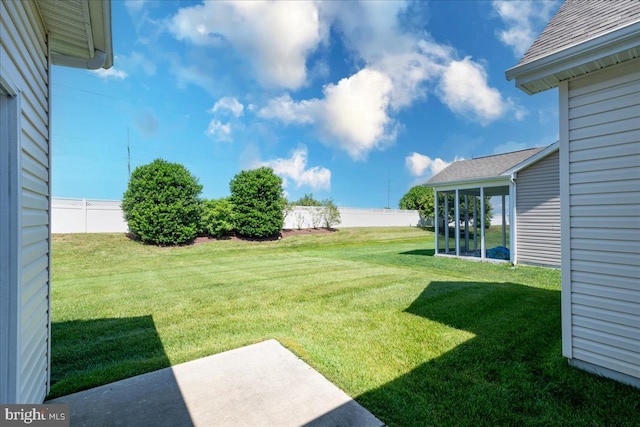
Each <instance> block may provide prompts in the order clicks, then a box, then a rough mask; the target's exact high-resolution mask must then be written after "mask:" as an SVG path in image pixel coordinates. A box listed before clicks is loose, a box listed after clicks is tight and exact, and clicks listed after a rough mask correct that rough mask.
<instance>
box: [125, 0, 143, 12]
mask: <svg viewBox="0 0 640 427" xmlns="http://www.w3.org/2000/svg"><path fill="white" fill-rule="evenodd" d="M147 2H148V0H125V1H124V5H125V6H126V8H127V9H128V10H129V12H140V11H141V10H142V8H143V7H144V4H145V3H147Z"/></svg>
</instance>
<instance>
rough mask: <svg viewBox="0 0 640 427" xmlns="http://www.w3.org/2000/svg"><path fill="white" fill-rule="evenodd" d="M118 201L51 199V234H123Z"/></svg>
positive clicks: (126, 228)
mask: <svg viewBox="0 0 640 427" xmlns="http://www.w3.org/2000/svg"><path fill="white" fill-rule="evenodd" d="M120 203H121V202H120V201H119V200H92V199H63V198H59V197H53V198H52V199H51V232H52V233H119V232H122V233H125V232H126V231H127V230H128V229H129V228H128V226H127V222H126V221H125V220H124V214H123V212H122V208H121V207H120Z"/></svg>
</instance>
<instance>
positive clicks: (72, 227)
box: [51, 197, 423, 233]
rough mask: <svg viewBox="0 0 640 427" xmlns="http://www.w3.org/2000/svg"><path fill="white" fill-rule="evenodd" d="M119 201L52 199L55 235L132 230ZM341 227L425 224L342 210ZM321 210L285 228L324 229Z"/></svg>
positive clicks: (296, 217) (392, 213)
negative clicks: (128, 225) (129, 228)
mask: <svg viewBox="0 0 640 427" xmlns="http://www.w3.org/2000/svg"><path fill="white" fill-rule="evenodd" d="M120 204H121V202H120V201H119V200H94V199H66V198H60V197H53V198H52V200H51V232H52V233H119V232H122V233H124V232H126V231H127V230H128V227H127V222H126V221H125V220H124V214H123V212H122V208H121V207H120ZM338 211H339V212H340V219H341V222H340V224H338V225H336V228H340V227H415V226H417V225H423V224H422V223H421V222H420V215H418V211H414V210H401V209H358V208H338ZM320 212H321V208H316V207H310V206H295V207H294V208H293V209H292V210H291V211H290V212H288V213H287V215H286V217H285V221H284V228H290V229H301V228H314V227H316V228H317V227H323V226H324V224H323V221H322V219H321V215H320Z"/></svg>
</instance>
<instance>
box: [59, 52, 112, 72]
mask: <svg viewBox="0 0 640 427" xmlns="http://www.w3.org/2000/svg"><path fill="white" fill-rule="evenodd" d="M106 59H107V54H106V53H104V52H102V51H100V50H97V49H95V50H94V54H93V58H78V57H77V56H69V55H61V54H58V53H52V54H51V62H52V63H53V64H54V65H61V66H63V67H71V68H83V69H86V70H97V69H99V68H103V67H104V68H109V67H105V64H106V62H107V61H106Z"/></svg>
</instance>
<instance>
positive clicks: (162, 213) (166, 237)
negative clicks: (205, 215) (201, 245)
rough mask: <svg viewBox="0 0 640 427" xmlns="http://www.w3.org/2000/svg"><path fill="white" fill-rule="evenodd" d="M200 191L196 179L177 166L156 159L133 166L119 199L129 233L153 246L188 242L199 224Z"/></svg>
mask: <svg viewBox="0 0 640 427" xmlns="http://www.w3.org/2000/svg"><path fill="white" fill-rule="evenodd" d="M201 192H202V186H201V185H200V184H199V183H198V180H197V178H195V177H194V176H193V175H191V173H189V171H188V170H187V169H186V168H185V167H184V166H182V165H180V164H177V163H169V162H167V161H165V160H162V159H157V160H154V161H153V162H151V163H149V164H147V165H143V166H139V167H137V168H136V169H135V170H134V171H133V173H132V174H131V177H130V178H129V185H128V187H127V191H126V192H125V193H124V197H123V199H122V210H123V211H124V217H125V219H126V220H127V223H128V225H129V231H130V232H131V233H133V235H134V236H135V237H137V238H138V239H140V240H141V241H143V242H145V243H151V244H156V245H179V244H183V243H187V242H190V241H192V240H193V239H194V238H195V236H196V233H197V231H198V227H199V223H200V210H201V202H200V199H199V196H200V193H201Z"/></svg>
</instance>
